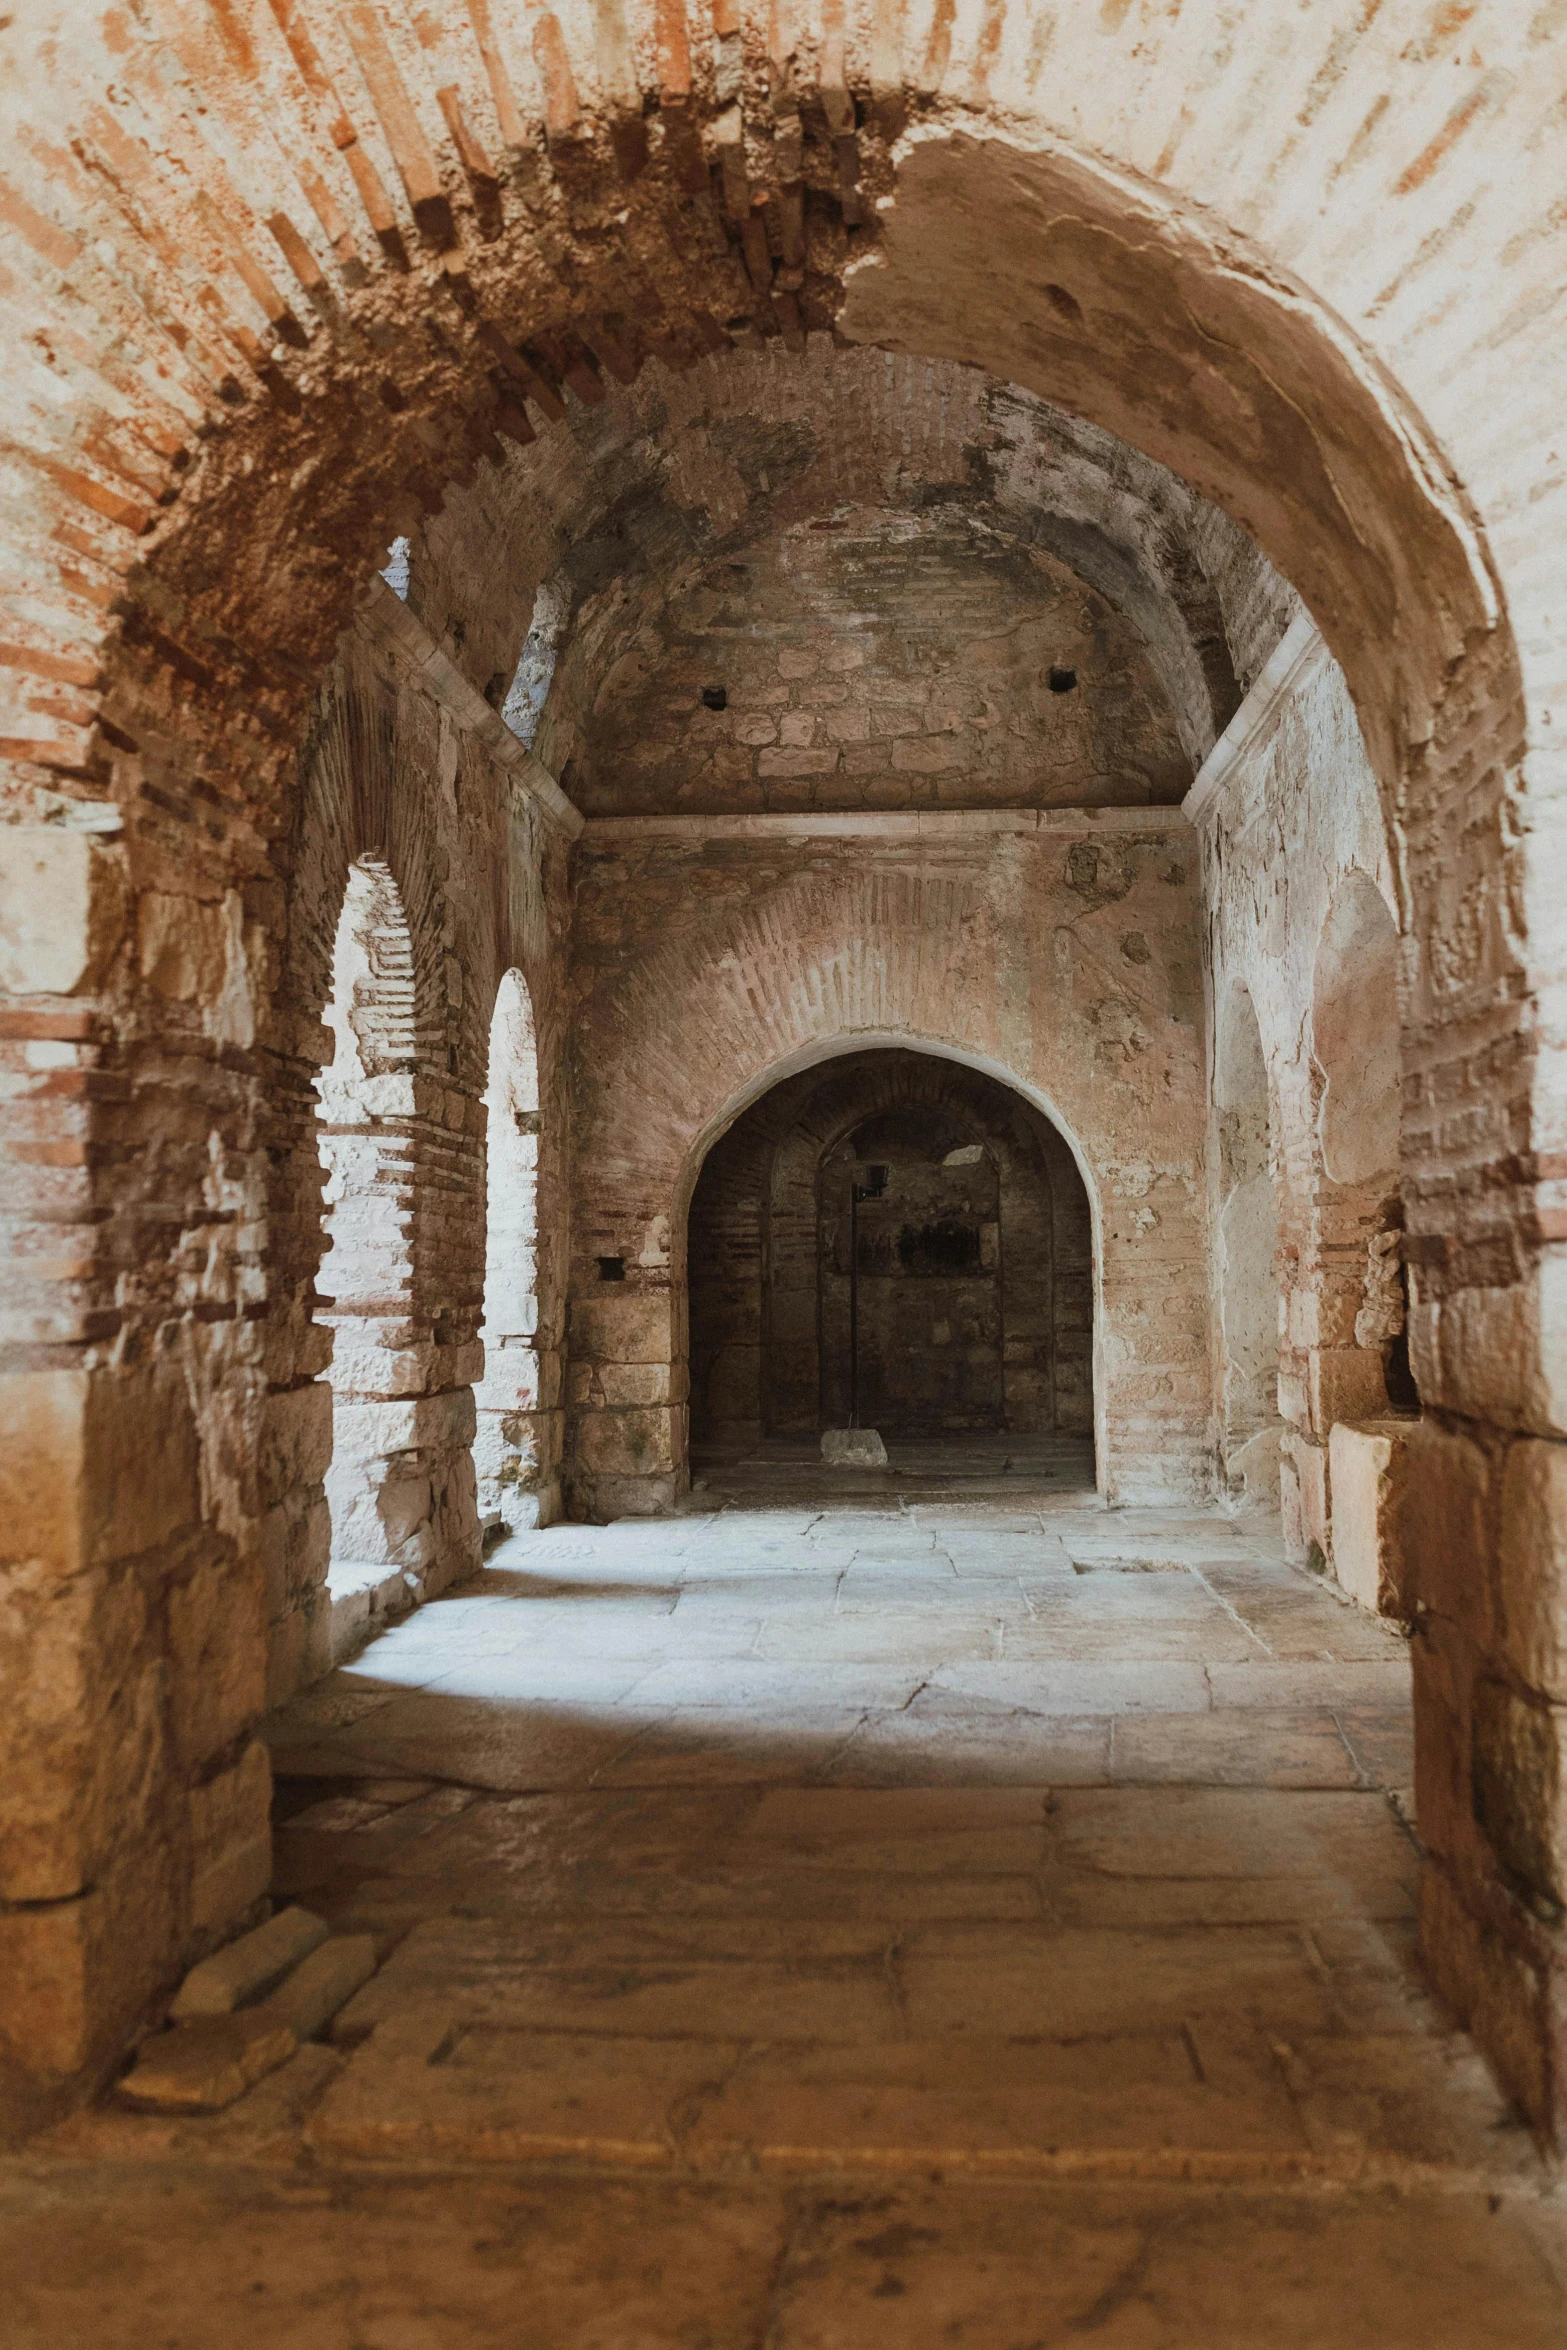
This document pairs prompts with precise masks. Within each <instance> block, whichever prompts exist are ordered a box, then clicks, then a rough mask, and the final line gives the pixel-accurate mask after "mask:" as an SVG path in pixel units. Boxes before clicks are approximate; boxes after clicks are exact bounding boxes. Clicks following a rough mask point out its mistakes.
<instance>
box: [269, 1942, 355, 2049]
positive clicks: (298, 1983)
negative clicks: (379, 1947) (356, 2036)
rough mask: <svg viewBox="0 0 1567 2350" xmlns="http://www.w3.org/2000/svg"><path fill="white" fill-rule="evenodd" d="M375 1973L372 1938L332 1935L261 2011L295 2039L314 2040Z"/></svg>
mask: <svg viewBox="0 0 1567 2350" xmlns="http://www.w3.org/2000/svg"><path fill="white" fill-rule="evenodd" d="M300 1914H303V1913H300ZM374 1973H375V1939H374V1937H373V1935H370V1934H334V1935H333V1936H332V1938H331V1940H330V1941H326V1942H322V1943H321V1944H319V1946H318V1947H317V1948H315V1949H314V1950H312V1951H311V1952H310V1955H309V1956H308V1957H307V1958H304V1959H302V1960H301V1961H300V1963H299V1965H298V1966H297V1967H295V1969H294V1971H293V1973H292V1974H290V1975H289V1976H287V1977H286V1979H285V1980H284V1981H283V1982H282V1983H280V1984H279V1986H278V1988H277V1989H276V1990H275V1991H274V1992H273V1993H272V1995H271V1997H270V1998H269V1999H268V2000H267V2001H266V2003H265V2006H264V2009H263V2010H262V2012H263V2013H265V2014H267V2015H270V2016H275V2017H277V2018H278V2020H279V2021H280V2022H281V2023H284V2024H286V2025H287V2026H288V2028H289V2030H290V2031H291V2032H292V2033H293V2035H294V2037H295V2039H296V2040H313V2039H314V2038H315V2036H316V2034H317V2033H318V2032H319V2031H321V2030H322V2029H323V2028H324V2027H325V2026H326V2025H327V2024H329V2023H330V2022H331V2020H332V2018H333V2016H335V2015H336V2013H337V2011H338V2009H339V2008H340V2007H344V2006H346V2005H347V2003H348V2001H349V2000H350V1999H352V1997H353V1995H354V1993H355V1992H356V1991H357V1990H358V1989H359V1988H360V1986H361V1985H362V1984H364V1983H368V1981H369V1980H370V1977H371V1976H372V1975H373V1974H374Z"/></svg>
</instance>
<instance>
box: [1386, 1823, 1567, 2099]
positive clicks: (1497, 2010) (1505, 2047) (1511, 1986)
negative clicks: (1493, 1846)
mask: <svg viewBox="0 0 1567 2350" xmlns="http://www.w3.org/2000/svg"><path fill="white" fill-rule="evenodd" d="M1420 1947H1421V1953H1422V1955H1423V1957H1424V1960H1425V1965H1426V1969H1427V1972H1428V1973H1429V1975H1430V1977H1431V1979H1432V1981H1433V1983H1434V1984H1435V1986H1436V1989H1437V1991H1438V1993H1439V1995H1440V1996H1441V1998H1442V1999H1443V2000H1444V2001H1445V2002H1446V2004H1447V2006H1448V2007H1449V2008H1450V2009H1451V2011H1452V2013H1453V2015H1454V2017H1455V2018H1456V2020H1457V2021H1458V2022H1459V2023H1460V2024H1461V2025H1463V2026H1464V2028H1465V2029H1466V2030H1467V2031H1470V2032H1472V2033H1473V2034H1474V2036H1475V2037H1476V2039H1478V2040H1479V2042H1480V2044H1481V2046H1482V2047H1483V2048H1484V2050H1485V2052H1486V2055H1487V2057H1488V2058H1489V2060H1490V2062H1491V2064H1492V2065H1493V2066H1494V2067H1495V2068H1496V2072H1497V2074H1498V2076H1499V2077H1500V2079H1501V2082H1502V2085H1503V2087H1504V2088H1505V2089H1507V2090H1508V2091H1509V2092H1510V2094H1511V2095H1512V2096H1513V2097H1514V2098H1515V2099H1516V2100H1517V2102H1518V2105H1519V2106H1520V2107H1521V2109H1522V2110H1523V2112H1524V2113H1525V2114H1527V2115H1528V2117H1529V2119H1530V2120H1531V2121H1532V2122H1533V2123H1534V2124H1535V2126H1536V2127H1537V2128H1539V2127H1542V2126H1543V2127H1546V2128H1549V2127H1550V2125H1551V2124H1552V2122H1553V2121H1554V2122H1556V2124H1557V2125H1558V2127H1559V2126H1560V2114H1559V2113H1557V2114H1555V2115H1553V2113H1552V2110H1551V2106H1552V2081H1551V2072H1550V2054H1549V2052H1550V2046H1551V2038H1552V2034H1551V2030H1550V2021H1549V2012H1548V2010H1549V1999H1550V1985H1549V1984H1548V1982H1547V1981H1546V1980H1545V1978H1544V1976H1543V1974H1542V1972H1541V1970H1540V1969H1539V1968H1538V1967H1536V1966H1535V1965H1534V1964H1533V1963H1532V1961H1531V1959H1530V1957H1529V1954H1528V1953H1527V1952H1526V1951H1524V1950H1522V1949H1520V1948H1519V1947H1518V1946H1517V1945H1516V1944H1514V1943H1511V1942H1508V1941H1506V1940H1504V1938H1503V1937H1502V1935H1500V1934H1499V1933H1497V1932H1496V1931H1495V1930H1494V1928H1493V1927H1492V1926H1490V1925H1487V1924H1485V1923H1483V1922H1482V1920H1481V1919H1479V1918H1478V1917H1476V1916H1475V1914H1474V1912H1473V1911H1472V1910H1471V1909H1470V1908H1469V1907H1468V1905H1467V1904H1466V1903H1465V1901H1464V1900H1463V1898H1462V1896H1461V1895H1460V1893H1459V1891H1458V1889H1457V1887H1456V1885H1455V1884H1454V1883H1453V1881H1452V1879H1451V1878H1450V1877H1449V1876H1448V1874H1447V1872H1446V1871H1445V1870H1444V1869H1440V1868H1437V1867H1433V1866H1429V1865H1428V1866H1427V1868H1426V1869H1425V1871H1424V1873H1423V1875H1422V1877H1421V1881H1420Z"/></svg>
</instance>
